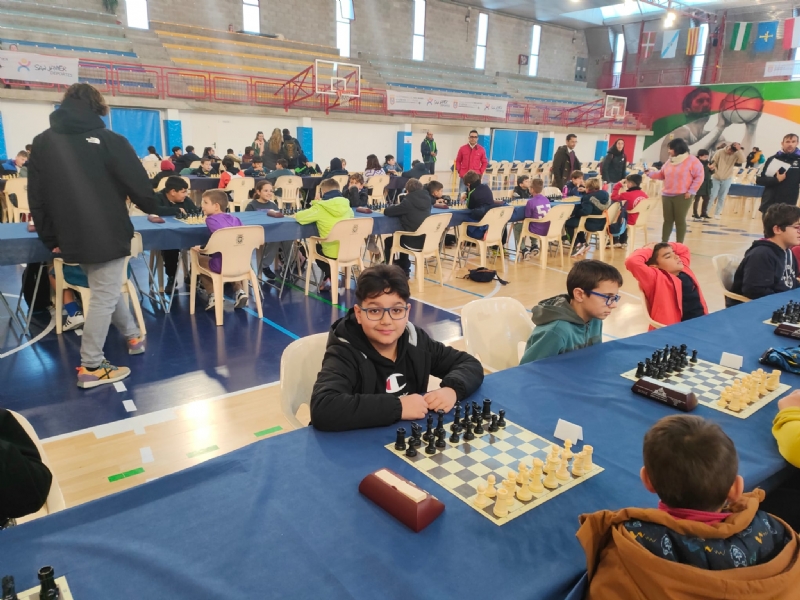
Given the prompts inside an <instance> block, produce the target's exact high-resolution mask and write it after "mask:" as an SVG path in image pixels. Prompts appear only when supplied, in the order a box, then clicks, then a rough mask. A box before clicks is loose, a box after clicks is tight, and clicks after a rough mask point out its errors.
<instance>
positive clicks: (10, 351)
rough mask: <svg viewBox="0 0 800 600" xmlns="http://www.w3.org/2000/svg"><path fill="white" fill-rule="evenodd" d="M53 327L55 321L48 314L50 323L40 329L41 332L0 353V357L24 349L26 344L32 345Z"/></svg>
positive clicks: (54, 326)
mask: <svg viewBox="0 0 800 600" xmlns="http://www.w3.org/2000/svg"><path fill="white" fill-rule="evenodd" d="M55 328H56V321H55V319H54V318H53V315H50V323H49V324H48V325H47V327H45V328H44V329H43V330H42V332H41V333H40V334H39V335H37V336H36V337H34V338H32V339H30V340H28V341H27V342H25V343H24V344H22V345H21V346H17V347H16V348H13V349H11V350H9V351H8V352H4V353H3V354H0V358H6V357H7V356H11V355H12V354H15V353H16V352H19V351H20V350H24V349H25V348H27V347H28V346H32V345H33V344H35V343H36V342H38V341H39V340H40V339H42V338H43V337H45V336H46V335H47V334H48V333H50V332H51V331H53V329H55Z"/></svg>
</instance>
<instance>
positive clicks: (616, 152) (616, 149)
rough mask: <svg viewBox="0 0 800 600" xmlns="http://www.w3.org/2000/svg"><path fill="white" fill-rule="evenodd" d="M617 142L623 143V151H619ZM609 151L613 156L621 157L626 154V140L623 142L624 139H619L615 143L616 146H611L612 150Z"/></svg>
mask: <svg viewBox="0 0 800 600" xmlns="http://www.w3.org/2000/svg"><path fill="white" fill-rule="evenodd" d="M617 142H622V150H619V149H618V148H617ZM608 151H609V152H610V153H611V154H613V155H614V156H619V155H620V154H625V140H623V139H622V138H619V139H617V140H616V141H615V142H614V145H613V146H611V148H609V149H608Z"/></svg>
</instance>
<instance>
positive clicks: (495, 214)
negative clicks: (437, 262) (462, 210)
mask: <svg viewBox="0 0 800 600" xmlns="http://www.w3.org/2000/svg"><path fill="white" fill-rule="evenodd" d="M513 214H514V209H513V208H512V207H510V206H499V207H497V208H491V209H489V210H488V211H486V214H485V215H484V216H483V218H482V219H481V220H480V222H478V223H462V224H461V225H459V226H458V250H457V253H456V256H458V265H459V266H461V259H462V257H463V246H464V245H465V244H468V243H470V242H471V243H473V244H475V246H476V247H477V248H478V252H479V253H480V260H481V266H482V267H486V251H487V249H488V248H490V247H494V246H497V247H498V248H499V253H500V260H501V261H502V262H503V271H506V270H507V266H506V262H505V252H504V250H503V231H504V230H505V227H506V224H507V223H508V222H509V221H510V220H511V217H512V215H513ZM484 225H488V226H489V229H488V230H487V231H486V235H485V236H484V237H483V239H482V240H478V239H475V238H473V237H470V236H469V235H467V227H483V226H484ZM470 253H471V250H469V249H468V250H467V255H466V258H465V261H464V264H466V261H467V260H469V255H470Z"/></svg>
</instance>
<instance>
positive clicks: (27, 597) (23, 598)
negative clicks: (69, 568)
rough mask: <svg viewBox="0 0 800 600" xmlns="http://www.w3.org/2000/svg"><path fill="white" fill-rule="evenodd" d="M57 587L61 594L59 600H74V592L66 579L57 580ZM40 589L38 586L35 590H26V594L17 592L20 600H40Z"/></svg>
mask: <svg viewBox="0 0 800 600" xmlns="http://www.w3.org/2000/svg"><path fill="white" fill-rule="evenodd" d="M56 585H57V586H58V591H59V592H61V595H60V596H59V600H73V597H72V592H71V591H70V590H69V585H68V584H67V578H66V577H58V578H56ZM40 589H41V588H40V587H39V586H38V585H37V586H36V587H35V588H31V589H29V590H25V591H24V592H17V598H19V600H39V590H40Z"/></svg>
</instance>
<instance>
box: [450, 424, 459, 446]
mask: <svg viewBox="0 0 800 600" xmlns="http://www.w3.org/2000/svg"><path fill="white" fill-rule="evenodd" d="M452 430H453V433H452V434H451V435H450V443H451V444H457V443H458V442H460V441H461V435H460V433H461V427H460V426H458V425H454V426H453V428H452Z"/></svg>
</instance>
